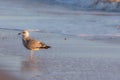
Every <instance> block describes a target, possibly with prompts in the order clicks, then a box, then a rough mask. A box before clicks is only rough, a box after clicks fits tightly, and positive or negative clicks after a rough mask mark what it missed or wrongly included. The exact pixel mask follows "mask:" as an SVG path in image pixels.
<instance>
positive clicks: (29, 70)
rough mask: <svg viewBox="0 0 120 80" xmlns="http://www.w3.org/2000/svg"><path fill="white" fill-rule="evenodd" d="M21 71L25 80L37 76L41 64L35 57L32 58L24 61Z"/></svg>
mask: <svg viewBox="0 0 120 80" xmlns="http://www.w3.org/2000/svg"><path fill="white" fill-rule="evenodd" d="M21 71H22V74H23V77H24V78H25V79H26V78H27V79H28V78H29V77H31V76H34V75H37V74H38V73H39V72H40V62H39V61H38V60H37V59H35V58H34V56H32V58H31V56H30V57H29V58H26V60H24V61H22V64H21Z"/></svg>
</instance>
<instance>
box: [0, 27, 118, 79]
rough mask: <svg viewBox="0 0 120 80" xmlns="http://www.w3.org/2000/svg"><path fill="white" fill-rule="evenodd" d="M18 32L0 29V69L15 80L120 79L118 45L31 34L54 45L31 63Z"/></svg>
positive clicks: (65, 36)
mask: <svg viewBox="0 0 120 80" xmlns="http://www.w3.org/2000/svg"><path fill="white" fill-rule="evenodd" d="M18 32H19V31H12V30H2V29H1V30H0V41H1V45H0V70H2V71H3V72H5V73H7V75H10V76H12V78H14V77H15V78H18V79H20V80H119V79H120V76H119V74H120V71H119V69H120V68H119V67H120V63H119V62H120V54H119V52H120V46H119V45H116V44H110V43H103V42H97V41H89V40H84V39H82V38H79V37H74V36H67V35H61V34H54V33H40V32H31V36H32V37H34V38H37V39H39V40H41V41H43V42H45V43H46V44H48V45H51V46H52V48H51V49H48V50H41V51H36V52H35V55H34V60H30V59H29V55H30V52H29V51H28V50H27V49H25V48H24V47H23V45H22V42H21V37H20V36H18V35H17V33H18ZM3 72H1V73H3ZM5 75H6V74H5ZM0 76H1V74H0Z"/></svg>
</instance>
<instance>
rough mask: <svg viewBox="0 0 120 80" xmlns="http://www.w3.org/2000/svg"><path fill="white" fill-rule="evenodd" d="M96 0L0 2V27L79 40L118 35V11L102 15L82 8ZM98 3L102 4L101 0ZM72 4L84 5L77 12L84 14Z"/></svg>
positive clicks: (7, 0) (119, 26) (119, 27)
mask: <svg viewBox="0 0 120 80" xmlns="http://www.w3.org/2000/svg"><path fill="white" fill-rule="evenodd" d="M96 1H97V0H92V1H91V0H88V1H84V0H69V1H68V0H53V1H51V0H44V1H43V0H39V1H38V0H34V1H33V0H29V1H28V0H21V1H17V0H5V1H4V0H0V28H1V29H13V30H24V29H29V30H32V31H33V30H34V31H40V32H46V33H58V34H66V35H73V36H82V37H83V36H119V32H120V14H119V12H113V11H112V12H106V11H107V10H106V11H105V12H103V11H101V10H100V9H97V10H94V11H93V10H92V11H90V10H89V11H87V9H88V7H85V6H86V5H90V4H92V3H93V2H96ZM98 1H99V2H102V1H101V0H98ZM85 2H86V3H89V4H86V3H85ZM106 3H107V2H106ZM68 4H69V6H67V7H66V6H62V5H68ZM72 4H79V5H80V4H83V5H85V6H82V5H81V6H79V9H81V8H83V7H84V10H85V11H82V10H76V9H75V8H74V7H75V6H76V5H72ZM116 4H117V3H116ZM104 5H105V4H104ZM70 6H71V7H72V9H71V8H70ZM96 7H97V6H96ZM101 7H102V6H101ZM109 8H110V7H109ZM98 10H99V11H98ZM118 10H119V9H118Z"/></svg>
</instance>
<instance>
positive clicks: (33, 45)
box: [18, 30, 51, 58]
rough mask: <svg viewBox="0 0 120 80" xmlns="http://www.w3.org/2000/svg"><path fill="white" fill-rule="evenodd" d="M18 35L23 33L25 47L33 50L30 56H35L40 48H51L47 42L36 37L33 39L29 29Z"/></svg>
mask: <svg viewBox="0 0 120 80" xmlns="http://www.w3.org/2000/svg"><path fill="white" fill-rule="evenodd" d="M18 35H22V42H23V45H24V47H25V48H27V49H28V50H30V51H31V54H30V57H31V58H33V56H34V51H36V50H40V49H48V48H51V46H48V45H46V44H45V43H43V42H41V41H38V40H36V39H33V38H31V37H29V31H28V30H24V31H22V32H21V33H18Z"/></svg>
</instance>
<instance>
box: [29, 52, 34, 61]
mask: <svg viewBox="0 0 120 80" xmlns="http://www.w3.org/2000/svg"><path fill="white" fill-rule="evenodd" d="M30 60H32V61H33V60H34V51H32V50H31V51H30Z"/></svg>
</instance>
